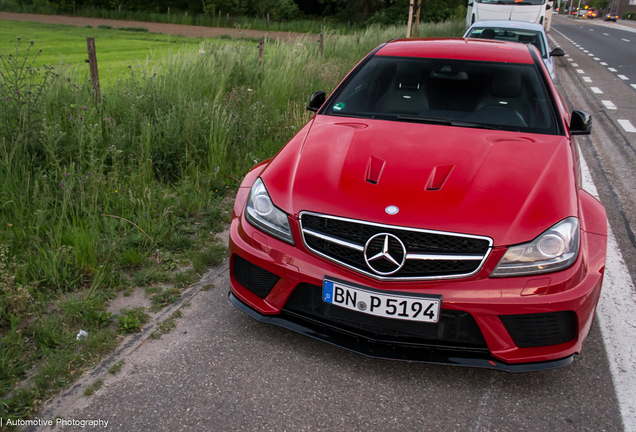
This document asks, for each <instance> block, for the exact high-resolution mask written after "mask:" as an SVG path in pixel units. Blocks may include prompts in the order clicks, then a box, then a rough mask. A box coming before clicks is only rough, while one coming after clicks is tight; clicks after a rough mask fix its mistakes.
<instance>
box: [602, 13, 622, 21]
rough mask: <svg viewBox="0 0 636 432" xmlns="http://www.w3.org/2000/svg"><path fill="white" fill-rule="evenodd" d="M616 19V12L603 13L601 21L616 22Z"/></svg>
mask: <svg viewBox="0 0 636 432" xmlns="http://www.w3.org/2000/svg"><path fill="white" fill-rule="evenodd" d="M617 19H618V14H614V13H608V14H607V15H605V16H604V17H603V21H614V22H616V20H617Z"/></svg>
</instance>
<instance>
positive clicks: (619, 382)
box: [581, 158, 636, 431]
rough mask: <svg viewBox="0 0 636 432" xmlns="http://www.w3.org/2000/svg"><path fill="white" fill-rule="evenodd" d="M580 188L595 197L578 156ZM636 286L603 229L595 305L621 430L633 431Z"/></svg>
mask: <svg viewBox="0 0 636 432" xmlns="http://www.w3.org/2000/svg"><path fill="white" fill-rule="evenodd" d="M581 174H582V177H583V189H585V190H587V191H588V192H590V193H591V194H592V195H594V196H595V197H596V198H598V192H597V190H596V186H595V185H594V182H593V181H592V176H591V175H590V170H589V168H588V166H587V163H586V162H585V159H583V158H581ZM634 292H636V289H635V288H634V284H633V283H632V279H631V277H630V276H629V272H628V270H627V266H626V265H625V261H624V259H623V255H622V254H621V252H620V249H619V248H618V243H617V242H616V237H615V236H614V233H613V232H612V229H611V227H608V230H607V262H606V266H605V276H604V278H603V289H602V290H601V298H600V299H599V302H598V307H597V308H596V317H597V318H598V322H599V327H600V328H601V334H602V335H603V344H604V345H605V350H606V352H607V360H608V362H609V365H610V372H611V373H612V381H613V383H614V391H615V392H616V398H617V399H618V405H619V408H620V411H621V417H622V418H623V426H624V428H625V431H636V368H634V359H635V358H636V344H635V343H634V341H636V315H635V314H634V310H636V296H635V295H634Z"/></svg>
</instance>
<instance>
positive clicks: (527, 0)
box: [476, 0, 545, 6]
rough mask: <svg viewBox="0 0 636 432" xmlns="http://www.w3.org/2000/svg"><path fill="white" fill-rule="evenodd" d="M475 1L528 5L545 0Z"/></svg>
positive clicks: (540, 3)
mask: <svg viewBox="0 0 636 432" xmlns="http://www.w3.org/2000/svg"><path fill="white" fill-rule="evenodd" d="M476 1H477V3H484V4H499V5H515V6H516V5H519V6H524V5H525V6H528V5H534V6H538V5H542V4H544V3H545V0H476Z"/></svg>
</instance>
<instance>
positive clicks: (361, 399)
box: [42, 18, 636, 432]
mask: <svg viewBox="0 0 636 432" xmlns="http://www.w3.org/2000/svg"><path fill="white" fill-rule="evenodd" d="M575 22H576V24H574V23H570V22H569V21H568V20H567V19H562V18H557V19H555V21H554V22H553V26H554V28H555V30H558V31H559V32H561V34H559V33H557V32H552V33H551V36H552V38H553V40H554V43H556V44H559V45H561V46H562V47H563V48H564V49H565V50H566V52H567V53H568V56H569V57H565V58H561V59H559V61H558V69H557V74H558V80H557V83H556V84H557V86H558V87H559V88H560V90H561V91H562V92H563V93H564V95H565V96H566V99H567V101H568V104H569V105H570V107H571V108H579V109H583V110H586V111H589V112H590V113H592V115H593V116H594V121H595V124H594V132H593V134H592V135H591V136H590V137H583V138H579V139H578V144H579V146H580V147H581V152H582V154H583V156H584V158H585V160H586V161H587V164H588V166H589V170H590V172H591V178H592V179H593V180H594V183H595V184H596V189H597V190H598V194H599V196H600V198H601V199H602V201H603V202H604V203H605V205H606V207H607V210H608V215H609V219H610V225H611V229H612V231H613V232H614V234H615V237H616V239H617V241H618V243H616V244H614V243H612V245H611V251H610V256H608V258H609V259H608V270H607V271H608V274H607V277H606V283H605V285H604V293H605V294H604V295H605V297H603V299H602V300H601V302H602V305H599V315H598V316H597V324H595V326H594V327H593V329H592V331H591V333H590V336H589V338H588V340H587V342H586V344H585V346H584V349H583V352H582V353H581V355H579V356H578V357H577V358H576V359H575V361H574V362H573V363H572V364H571V365H569V366H567V367H564V368H561V369H557V370H552V371H545V372H535V373H526V374H514V375H513V374H506V373H503V372H497V371H490V370H480V369H468V368H459V367H449V366H436V365H425V364H414V363H404V362H393V361H383V360H375V359H369V358H366V357H363V356H360V355H358V354H354V353H350V352H348V351H345V350H343V349H340V348H336V347H332V346H330V345H327V344H325V343H322V342H318V341H314V340H312V339H309V338H307V337H305V336H301V335H298V334H295V333H292V332H290V331H287V330H284V329H280V328H277V327H273V326H269V325H265V324H261V323H258V322H256V321H254V320H252V319H251V318H249V317H247V316H245V315H244V314H242V313H241V312H240V311H238V310H237V309H236V308H235V307H234V306H232V305H231V304H230V303H229V302H228V300H227V292H228V289H229V280H228V274H227V269H226V268H220V269H217V270H216V272H215V273H214V274H213V275H212V276H210V277H209V279H214V280H213V281H212V282H213V284H214V286H215V288H214V289H212V290H211V291H202V290H200V287H201V285H199V286H197V287H194V288H193V289H192V291H191V292H189V293H188V298H187V300H188V301H189V303H190V304H191V306H190V307H184V308H182V311H183V312H184V316H183V318H181V319H180V320H179V321H178V325H177V328H176V329H175V330H173V331H172V332H170V333H169V334H167V335H165V336H164V337H163V338H162V339H161V340H158V341H151V340H148V341H146V342H142V341H141V339H138V340H137V341H132V342H129V343H128V345H127V348H126V349H124V350H122V351H121V352H119V353H118V354H117V355H116V356H118V357H113V358H111V359H109V362H111V363H112V362H114V361H115V360H117V359H118V358H125V361H126V365H125V366H124V368H123V370H122V371H121V372H120V373H119V374H117V375H114V376H113V375H110V374H107V373H105V372H104V371H103V370H102V371H100V370H97V371H95V372H94V373H92V374H91V375H89V376H87V377H85V378H84V379H83V380H81V381H80V382H79V383H78V386H77V387H74V388H73V389H71V390H69V391H68V392H66V393H65V394H64V395H63V397H61V398H59V399H57V400H56V401H54V402H53V403H52V404H49V405H48V407H47V408H46V409H44V410H43V411H42V415H43V417H45V418H50V419H53V418H54V417H55V416H56V415H59V416H61V417H63V418H65V419H76V420H80V419H102V420H108V422H109V423H108V426H107V427H106V428H105V430H108V431H181V430H183V431H230V430H246V431H261V430H268V431H270V430H271V431H309V430H321V431H356V430H364V431H395V430H400V431H402V430H404V431H411V430H413V431H414V430H437V431H577V432H578V431H621V430H624V426H623V420H622V418H623V417H622V415H621V409H622V410H623V416H625V413H626V412H627V411H629V409H631V408H630V406H631V407H632V408H633V405H629V403H630V402H629V398H628V399H625V392H624V391H623V390H624V389H623V387H625V386H627V388H628V389H629V387H630V383H632V382H631V381H629V379H630V373H631V372H633V368H634V366H633V358H634V357H630V355H629V353H631V352H633V347H634V345H635V343H634V339H633V338H631V336H630V333H629V331H630V330H629V325H630V322H629V320H628V319H627V318H626V316H627V315H629V314H630V311H631V309H629V306H630V305H632V304H630V303H629V298H631V299H632V300H631V301H632V302H633V297H634V293H633V286H632V285H631V284H632V280H631V279H632V277H633V276H634V274H633V272H634V270H633V269H635V268H636V265H635V264H636V242H635V241H634V235H633V233H634V229H636V217H635V216H633V215H636V207H635V206H636V198H635V197H634V196H633V195H634V191H636V182H635V181H634V180H633V177H634V176H633V167H634V166H636V165H635V164H636V150H634V148H635V147H634V146H635V145H636V143H635V142H634V135H636V134H634V133H632V135H630V133H629V132H626V131H625V130H624V128H623V127H622V126H621V124H620V123H618V120H621V119H622V120H624V119H631V122H632V124H634V125H636V118H634V117H633V115H634V109H635V108H636V98H634V93H633V92H634V89H632V87H631V86H630V85H629V82H632V81H631V80H635V81H636V77H633V78H630V80H629V82H627V83H626V82H625V81H626V80H622V79H620V78H619V77H617V74H618V72H611V71H609V70H608V69H607V67H611V66H609V64H610V59H614V58H616V59H618V60H620V59H621V58H622V55H618V57H614V56H615V54H609V52H610V51H611V52H613V51H612V50H613V46H614V43H611V44H606V45H604V47H605V50H604V51H605V53H606V55H605V56H601V54H599V60H594V56H588V55H587V54H588V53H585V52H584V50H583V49H579V48H577V47H576V46H575V44H573V43H571V42H569V40H568V39H570V40H573V41H575V42H576V44H578V45H579V46H583V47H584V49H585V50H588V51H589V53H592V54H595V55H596V54H597V53H601V52H602V51H601V50H602V48H603V45H599V48H598V49H595V50H594V51H592V50H591V49H590V47H592V46H594V44H595V43H599V44H601V43H602V42H597V39H600V40H601V41H603V40H605V39H603V37H606V38H609V36H603V34H602V33H603V32H600V33H598V34H597V31H598V30H597V27H599V26H598V24H597V27H594V28H593V30H594V31H589V29H586V28H585V27H584V28H583V30H584V31H581V30H582V29H581V28H580V27H579V26H580V25H582V24H580V23H579V21H575ZM577 27H578V30H577ZM577 32H578V33H577ZM586 32H587V33H586ZM606 33H608V34H609V31H607V32H606ZM625 33H628V32H625ZM562 35H563V36H562ZM583 35H585V36H583ZM589 35H593V36H589ZM634 36H636V34H634ZM584 37H590V38H592V39H590V40H587V39H586V40H585V41H584V39H583V38H584ZM575 38H580V41H579V40H575ZM595 38H596V39H595ZM626 39H629V37H626ZM592 40H593V41H592ZM608 40H609V39H608ZM634 40H636V37H634ZM621 42H622V41H621ZM616 43H618V42H616ZM623 43H624V44H627V42H623ZM630 43H631V42H630ZM619 46H620V45H619ZM630 46H631V45H630ZM621 49H622V48H621ZM625 49H627V48H625ZM630 49H633V48H630ZM568 59H571V60H568ZM601 61H606V62H607V63H608V66H603V65H601V64H600V62H601ZM573 64H577V66H574V65H573ZM612 64H614V65H616V66H615V68H616V69H617V70H618V65H619V64H623V65H627V61H625V62H622V63H618V62H617V63H612ZM625 67H627V66H625ZM577 69H581V70H583V73H579V72H577ZM629 76H631V75H629ZM584 77H587V78H588V79H589V80H591V81H588V80H584V79H583V78H584ZM591 87H598V88H599V89H601V90H602V91H603V93H594V92H593V91H592V90H591ZM629 92H631V93H629ZM603 100H611V101H612V102H613V103H614V104H615V106H616V108H617V109H616V110H610V109H607V106H606V105H605V104H604V103H603V102H602V101H603ZM621 255H622V257H621ZM623 259H624V264H627V268H630V269H632V270H631V271H632V277H630V275H629V274H628V273H627V271H626V270H624V269H625V265H624V264H623V261H622V260H623ZM621 265H622V266H621ZM623 273H624V274H623ZM207 282H209V280H208V281H206V283H207ZM620 290H622V291H620ZM619 291H620V292H626V293H627V294H626V295H627V297H628V300H626V301H625V302H622V303H624V304H618V305H616V304H614V303H612V299H613V298H617V294H616V293H617V292H619ZM180 306H182V305H176V306H174V307H175V308H176V307H180ZM623 306H628V308H627V310H625V309H621V307H623ZM167 312H168V313H170V312H171V311H167ZM622 314H625V316H623V315H622ZM612 315H613V316H612ZM612 319H617V320H618V321H616V322H618V324H616V322H615V321H612ZM623 322H626V323H627V325H628V328H627V330H623V327H620V325H621V323H623ZM608 323H610V327H609V328H610V329H611V330H612V331H609V330H607V329H608ZM612 326H615V327H612ZM632 327H634V328H636V326H632ZM620 336H624V337H626V339H625V340H622V339H620ZM617 337H619V338H618V339H617ZM621 341H622V342H621ZM630 350H632V351H630ZM608 353H609V354H608ZM621 353H628V355H626V359H623V363H620V362H619V363H617V361H620V360H621ZM617 359H618V360H617ZM108 364H109V363H108ZM108 364H107V365H106V368H107V366H108ZM617 365H618V366H617ZM621 373H623V375H621ZM98 376H101V377H103V379H104V382H105V386H104V387H103V388H102V390H100V391H99V392H97V393H96V394H95V395H93V396H92V397H91V398H86V397H83V396H81V393H82V391H83V390H82V388H83V387H82V386H85V385H87V384H90V383H91V382H93V381H94V380H95V379H96V378H97V377H98ZM625 377H627V378H625ZM621 379H623V381H621ZM632 384H633V383H632ZM631 387H632V388H634V387H636V386H633V385H632V386H631ZM625 400H627V402H625ZM625 407H627V408H625ZM626 410H627V411H626ZM627 414H628V415H629V412H627ZM628 424H629V425H632V423H628ZM86 429H87V428H81V427H79V426H76V427H58V428H56V429H55V430H64V431H66V430H86ZM42 430H48V428H47V429H42Z"/></svg>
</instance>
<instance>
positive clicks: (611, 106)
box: [601, 100, 616, 110]
mask: <svg viewBox="0 0 636 432" xmlns="http://www.w3.org/2000/svg"><path fill="white" fill-rule="evenodd" d="M601 102H603V105H605V108H607V109H608V110H615V109H616V105H614V102H612V101H608V100H602V101H601Z"/></svg>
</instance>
